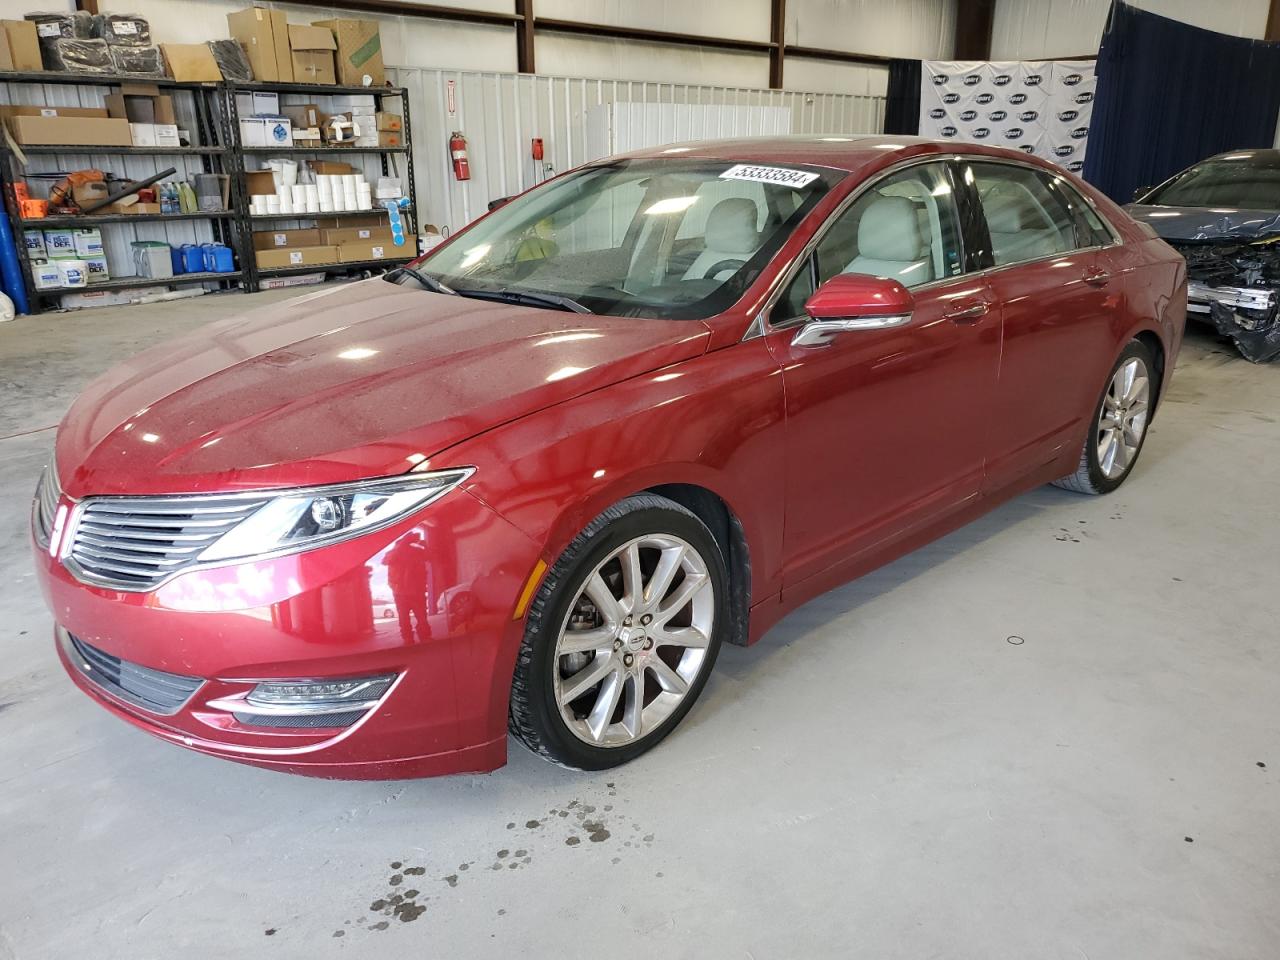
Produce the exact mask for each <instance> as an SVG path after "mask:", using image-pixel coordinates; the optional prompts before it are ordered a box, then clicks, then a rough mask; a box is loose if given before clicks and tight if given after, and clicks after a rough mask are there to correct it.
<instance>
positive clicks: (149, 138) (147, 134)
mask: <svg viewBox="0 0 1280 960" xmlns="http://www.w3.org/2000/svg"><path fill="white" fill-rule="evenodd" d="M174 133H175V135H176V133H177V130H176V128H175V130H174ZM129 136H130V137H131V138H132V139H133V145H134V146H135V147H154V146H155V145H156V125H155V124H154V123H131V124H129Z"/></svg>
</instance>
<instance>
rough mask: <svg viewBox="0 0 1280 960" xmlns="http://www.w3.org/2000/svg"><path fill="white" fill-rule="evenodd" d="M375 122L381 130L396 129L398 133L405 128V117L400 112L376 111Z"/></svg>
mask: <svg viewBox="0 0 1280 960" xmlns="http://www.w3.org/2000/svg"><path fill="white" fill-rule="evenodd" d="M374 122H375V123H376V124H377V127H378V129H379V130H394V131H396V132H397V133H398V132H400V131H401V130H403V129H404V117H402V116H400V114H398V113H376V114H374Z"/></svg>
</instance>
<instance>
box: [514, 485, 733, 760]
mask: <svg viewBox="0 0 1280 960" xmlns="http://www.w3.org/2000/svg"><path fill="white" fill-rule="evenodd" d="M726 582H727V574H726V572H725V564H724V559H723V557H722V555H721V552H720V548H719V546H718V545H717V543H716V541H715V538H714V537H713V536H712V534H711V532H710V531H709V530H708V529H707V527H706V525H705V524H704V523H703V522H702V521H701V520H700V519H698V517H697V516H695V515H694V514H693V513H691V512H690V511H688V510H686V509H685V508H684V507H682V506H680V505H679V504H677V503H675V502H674V501H671V500H668V499H666V498H665V497H659V496H654V495H651V494H641V495H637V496H634V497H628V498H627V499H626V500H623V501H621V502H619V503H617V504H615V505H614V506H612V507H610V508H609V509H608V510H606V511H605V512H604V513H602V514H601V515H600V516H598V517H597V518H596V519H595V520H593V521H592V522H591V523H590V524H589V525H588V526H587V528H586V529H585V530H584V531H583V532H582V533H580V534H579V535H578V536H577V537H576V538H575V539H574V541H573V542H572V543H571V544H570V545H569V546H568V548H567V549H566V550H565V552H564V553H563V554H562V555H561V557H560V559H559V560H558V561H557V562H556V564H555V566H554V567H552V568H551V570H550V572H549V573H548V574H547V577H546V579H545V580H544V581H543V584H542V586H541V588H540V589H539V591H538V594H537V596H536V597H535V599H534V601H533V603H532V605H531V606H530V609H529V619H528V622H527V624H526V627H525V637H524V642H523V644H522V646H521V648H520V655H519V658H518V660H517V663H516V672H515V676H514V678H513V681H512V687H511V709H510V727H511V731H512V732H513V733H514V734H515V735H516V736H517V737H519V738H520V739H521V740H523V741H524V743H525V744H526V745H527V746H529V748H530V749H532V750H534V751H535V752H536V753H539V754H541V755H542V756H544V757H546V758H548V759H550V760H553V761H555V762H557V763H560V764H562V765H564V766H568V767H574V768H577V769H581V770H601V769H605V768H607V767H613V766H617V765H618V764H621V763H625V762H627V761H628V760H631V759H633V758H635V757H637V756H639V755H640V754H641V753H644V752H645V751H646V750H649V749H650V748H652V747H653V746H655V745H656V744H657V743H658V742H659V741H660V740H661V739H662V738H663V737H665V736H666V735H667V734H668V733H670V732H671V730H672V729H674V727H675V726H676V724H678V723H679V722H680V720H681V719H682V718H683V717H684V715H685V714H686V713H688V711H689V709H690V708H691V707H692V706H693V703H694V701H695V700H696V699H697V697H698V694H699V693H701V692H702V688H703V686H704V685H705V684H706V681H707V676H708V674H709V673H710V672H711V667H712V665H713V664H714V663H715V659H716V654H717V652H718V651H719V648H720V633H721V631H722V630H723V629H724V627H725V624H726V620H727V607H726V598H727V596H728V591H727V589H726Z"/></svg>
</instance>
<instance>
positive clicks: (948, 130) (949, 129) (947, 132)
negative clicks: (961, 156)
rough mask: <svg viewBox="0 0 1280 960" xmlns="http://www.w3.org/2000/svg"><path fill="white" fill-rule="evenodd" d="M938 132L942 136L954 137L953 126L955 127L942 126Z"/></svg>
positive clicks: (954, 129)
mask: <svg viewBox="0 0 1280 960" xmlns="http://www.w3.org/2000/svg"><path fill="white" fill-rule="evenodd" d="M938 132H939V133H940V134H942V135H943V136H944V137H954V136H955V135H956V128H955V127H943V128H942V129H941V130H939V131H938Z"/></svg>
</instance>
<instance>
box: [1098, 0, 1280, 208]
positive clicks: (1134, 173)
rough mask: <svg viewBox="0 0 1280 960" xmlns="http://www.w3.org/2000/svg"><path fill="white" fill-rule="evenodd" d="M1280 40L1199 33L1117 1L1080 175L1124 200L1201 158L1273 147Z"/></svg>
mask: <svg viewBox="0 0 1280 960" xmlns="http://www.w3.org/2000/svg"><path fill="white" fill-rule="evenodd" d="M1278 110H1280V43H1265V42H1263V41H1261V40H1246V39H1243V38H1241V37H1231V36H1227V35H1226V34H1222V33H1215V32H1213V31H1212V30H1202V29H1200V28H1199V27H1193V26H1190V25H1189V24H1185V23H1181V22H1179V21H1177V20H1170V19H1169V18H1167V17H1161V16H1157V15H1156V14H1154V13H1147V12H1146V11H1143V10H1138V9H1137V8H1136V7H1131V6H1129V5H1128V4H1126V3H1121V2H1119V0H1115V2H1113V4H1112V6H1111V13H1110V15H1109V17H1108V18H1107V26H1106V29H1105V31H1104V32H1103V34H1102V46H1101V48H1100V49H1099V50H1098V90H1097V95H1096V97H1095V98H1094V103H1093V119H1092V121H1091V122H1090V124H1089V148H1088V153H1087V154H1086V155H1085V161H1084V178H1085V179H1086V180H1088V181H1089V182H1090V183H1092V184H1094V185H1095V186H1097V187H1098V188H1099V189H1101V190H1102V192H1103V193H1105V194H1107V196H1109V197H1111V199H1113V200H1115V201H1117V202H1119V203H1128V202H1129V201H1130V200H1132V199H1133V192H1134V190H1136V189H1137V188H1138V187H1143V186H1149V185H1151V184H1156V183H1159V182H1160V181H1162V180H1164V179H1165V178H1166V177H1169V176H1171V175H1172V174H1175V173H1177V172H1178V171H1179V170H1182V169H1183V168H1185V167H1188V166H1190V165H1191V164H1193V163H1195V162H1196V161H1198V160H1203V159H1204V158H1205V157H1209V156H1212V155H1213V154H1215V153H1222V152H1224V151H1227V150H1238V149H1242V148H1245V147H1270V146H1271V145H1272V143H1273V142H1274V139H1275V130H1276V113H1277V111H1278Z"/></svg>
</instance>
